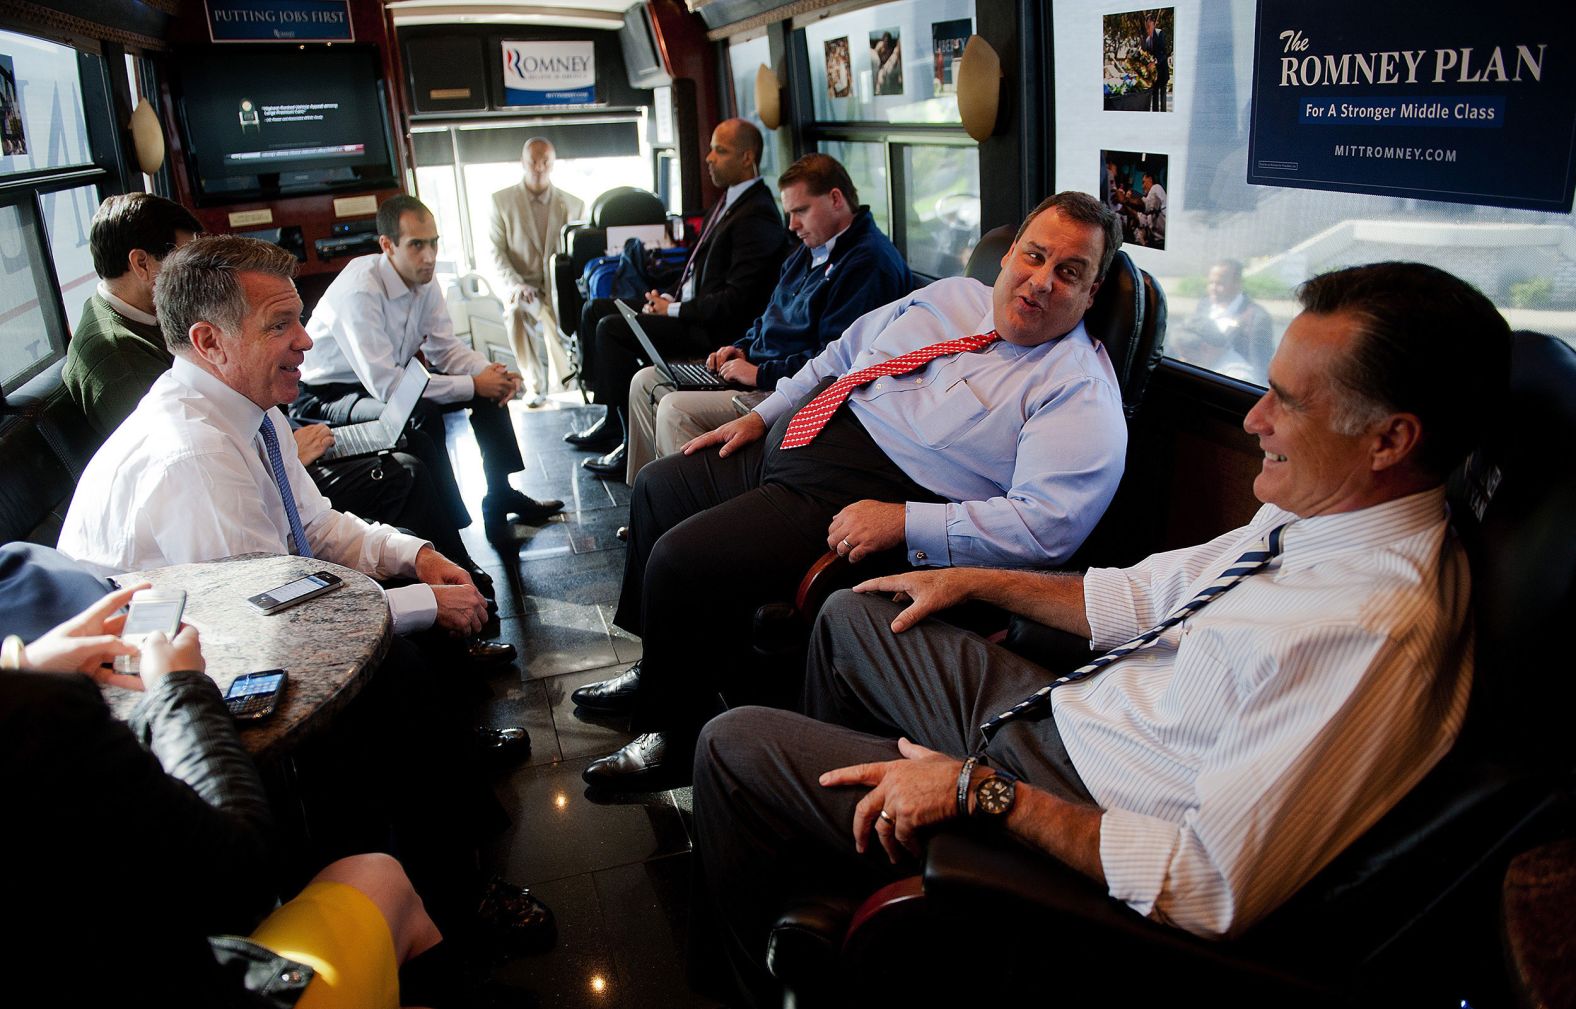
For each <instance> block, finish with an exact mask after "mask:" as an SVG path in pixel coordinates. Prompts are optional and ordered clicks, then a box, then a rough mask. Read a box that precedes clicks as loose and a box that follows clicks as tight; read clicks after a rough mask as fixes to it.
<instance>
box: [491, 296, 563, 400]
mask: <svg viewBox="0 0 1576 1009" xmlns="http://www.w3.org/2000/svg"><path fill="white" fill-rule="evenodd" d="M504 315H505V316H507V318H506V320H505V325H506V326H507V327H508V330H509V347H510V349H512V350H513V351H514V359H515V360H516V361H518V362H519V367H520V374H521V375H523V376H525V379H526V387H527V388H528V389H529V390H530V393H531V394H532V395H536V396H546V395H548V394H549V393H551V392H552V391H553V386H552V384H551V378H550V376H552V375H556V376H557V377H558V380H559V381H563V379H564V377H565V376H566V375H568V374H569V371H570V364H569V355H568V354H566V353H565V352H564V344H563V340H561V339H560V338H559V335H558V319H557V317H556V316H554V315H553V306H552V305H550V304H548V301H547V296H546V295H545V294H538V295H537V296H536V300H535V301H534V302H532V303H531V304H529V305H528V304H526V303H525V302H524V301H522V300H519V299H515V300H512V301H511V302H510V304H509V306H508V307H507V308H505V309H504Z"/></svg>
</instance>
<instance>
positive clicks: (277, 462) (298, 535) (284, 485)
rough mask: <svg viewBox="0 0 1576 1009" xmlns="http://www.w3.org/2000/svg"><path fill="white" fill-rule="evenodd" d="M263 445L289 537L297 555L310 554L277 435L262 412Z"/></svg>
mask: <svg viewBox="0 0 1576 1009" xmlns="http://www.w3.org/2000/svg"><path fill="white" fill-rule="evenodd" d="M258 430H259V431H261V432H262V435H263V446H264V447H265V448H267V449H268V465H269V467H270V468H271V469H272V470H273V471H274V483H275V484H276V485H278V487H279V498H280V500H282V501H283V502H284V503H285V518H287V519H289V520H290V538H291V539H293V540H295V550H294V551H293V552H294V553H295V554H296V555H297V556H300V557H310V556H312V544H310V543H308V542H307V541H306V529H304V528H303V527H302V525H301V513H300V512H298V511H296V503H295V495H294V494H292V493H291V492H290V481H289V480H286V479H285V461H284V459H283V458H282V457H281V456H280V455H279V436H278V435H277V434H275V433H274V424H273V421H271V420H269V419H268V415H267V414H266V413H265V414H263V426H262V427H260V428H258Z"/></svg>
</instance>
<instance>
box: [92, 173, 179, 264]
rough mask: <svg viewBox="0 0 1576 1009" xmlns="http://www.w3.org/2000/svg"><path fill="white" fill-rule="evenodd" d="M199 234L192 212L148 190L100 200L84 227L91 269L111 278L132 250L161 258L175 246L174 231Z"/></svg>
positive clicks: (124, 262) (160, 259)
mask: <svg viewBox="0 0 1576 1009" xmlns="http://www.w3.org/2000/svg"><path fill="white" fill-rule="evenodd" d="M177 231H189V232H191V233H192V234H194V235H195V234H199V233H200V232H201V231H202V225H201V224H199V223H198V221H197V218H196V217H193V216H192V212H191V211H190V210H187V209H186V208H185V207H183V206H181V205H180V204H179V203H173V202H171V201H169V200H166V199H165V198H164V197H162V196H153V195H150V194H148V193H122V194H121V195H119V196H111V197H109V198H108V199H106V200H105V201H104V202H103V203H100V204H99V206H98V210H96V211H94V213H93V224H92V225H91V226H90V227H89V229H88V248H89V249H90V250H91V251H92V253H93V272H94V273H97V274H98V275H99V276H100V277H103V278H104V279H105V280H114V279H115V278H116V277H119V276H121V275H122V274H124V273H125V272H126V271H127V270H128V269H130V267H129V266H127V265H126V260H127V258H128V257H129V256H130V255H131V251H132V250H133V249H141V250H142V251H143V252H146V253H147V254H148V255H150V256H152V257H153V258H154V259H157V260H159V261H161V262H162V261H163V259H164V257H165V256H168V255H169V254H170V250H171V249H173V248H175V233H176V232H177Z"/></svg>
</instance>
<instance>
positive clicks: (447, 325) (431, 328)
mask: <svg viewBox="0 0 1576 1009" xmlns="http://www.w3.org/2000/svg"><path fill="white" fill-rule="evenodd" d="M416 296H417V297H418V298H420V299H421V302H420V303H419V305H418V308H417V310H418V311H420V312H421V349H422V352H423V353H424V354H426V355H427V363H428V364H430V365H432V366H433V368H435V369H436V370H437V371H440V372H443V374H441V375H440V374H434V375H433V376H432V381H431V382H429V383H428V384H427V391H426V393H425V394H424V395H423V397H422V398H423V399H430V400H432V401H433V402H435V403H464V402H466V401H467V400H471V399H475V398H476V383H475V382H474V381H473V380H472V378H471V376H472V375H475V374H477V373H478V372H480V371H482V370H483V369H484V368H486V367H487V357H486V356H485V355H483V354H481V353H478V352H477V351H476V350H474V349H473V348H472V347H471V346H470V345H469V344H467V343H466V342H465V341H464V340H461V339H460V338H459V337H457V336H455V335H454V320H453V319H452V318H450V317H449V306H448V304H447V303H446V302H444V300H443V294H442V292H440V291H439V290H438V285H437V284H436V283H431V284H426V285H424V286H423V287H422V288H421V289H420V290H419V291H417V292H416ZM385 401H386V400H385Z"/></svg>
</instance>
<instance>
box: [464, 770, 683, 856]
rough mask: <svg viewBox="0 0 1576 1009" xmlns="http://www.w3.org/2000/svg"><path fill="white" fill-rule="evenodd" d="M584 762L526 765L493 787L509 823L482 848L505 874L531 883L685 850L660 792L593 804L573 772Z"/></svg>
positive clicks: (673, 814) (680, 829)
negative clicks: (488, 844)
mask: <svg viewBox="0 0 1576 1009" xmlns="http://www.w3.org/2000/svg"><path fill="white" fill-rule="evenodd" d="M587 763H589V760H566V761H562V762H560V763H557V764H551V765H548V766H546V767H530V768H525V769H523V770H521V771H519V772H517V773H516V774H514V775H512V776H510V778H509V779H508V780H507V781H503V782H500V783H498V784H497V785H496V786H495V790H496V791H497V793H498V796H499V799H500V800H501V801H502V802H503V804H504V808H506V809H508V810H509V811H510V813H511V815H512V816H513V820H514V822H513V823H512V824H511V825H510V826H509V827H508V828H507V829H506V830H505V831H504V833H503V835H502V836H501V837H500V838H499V839H498V840H497V841H495V842H494V843H493V844H492V845H490V846H489V848H488V850H487V851H486V852H485V853H484V857H485V858H487V859H488V864H490V865H495V866H499V867H500V868H501V871H502V872H503V874H504V875H505V876H506V877H508V878H509V879H511V880H513V881H515V882H517V883H523V884H525V885H528V886H534V885H535V884H536V883H537V882H538V881H544V880H555V879H561V878H563V877H565V876H574V875H578V874H580V873H584V872H594V871H597V870H599V869H611V868H613V867H614V866H618V865H628V864H630V863H635V862H643V861H645V860H646V859H648V858H656V857H658V856H661V855H671V854H675V853H677V852H681V851H688V850H689V846H690V845H689V835H687V834H686V833H685V831H684V825H683V824H682V823H681V822H680V821H679V813H678V810H677V809H675V808H674V806H673V802H672V800H671V799H670V798H669V796H668V794H667V793H666V792H654V793H649V794H646V795H640V796H628V797H623V798H622V799H621V800H620V801H616V802H605V803H604V802H592V801H591V800H590V799H588V798H587V797H586V794H585V792H586V786H585V783H584V782H582V781H581V780H580V772H581V770H582V769H584V767H585V765H586V764H587Z"/></svg>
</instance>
